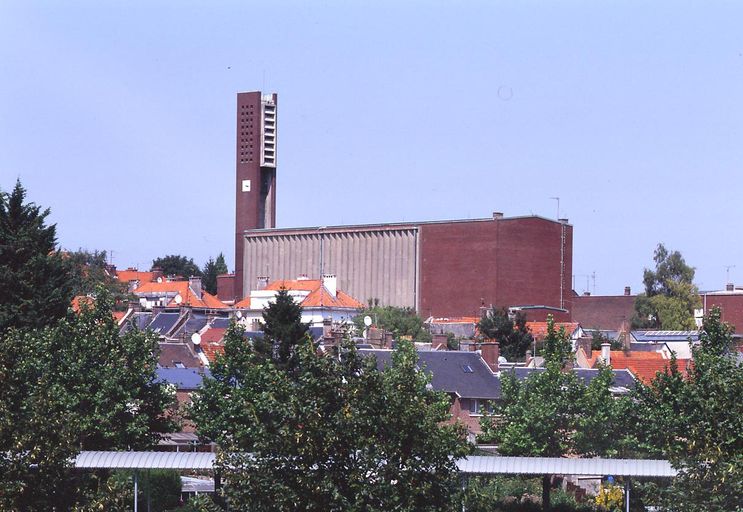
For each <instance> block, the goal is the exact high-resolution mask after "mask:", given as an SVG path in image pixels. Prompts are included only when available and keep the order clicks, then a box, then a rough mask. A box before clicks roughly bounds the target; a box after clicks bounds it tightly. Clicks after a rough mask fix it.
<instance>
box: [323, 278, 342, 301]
mask: <svg viewBox="0 0 743 512" xmlns="http://www.w3.org/2000/svg"><path fill="white" fill-rule="evenodd" d="M322 285H323V286H324V287H325V289H326V290H328V293H329V294H330V295H332V296H333V297H335V296H337V295H338V278H337V277H335V274H323V275H322Z"/></svg>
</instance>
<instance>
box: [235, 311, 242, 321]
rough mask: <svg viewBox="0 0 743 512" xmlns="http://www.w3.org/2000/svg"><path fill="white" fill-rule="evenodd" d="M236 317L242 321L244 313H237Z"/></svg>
mask: <svg viewBox="0 0 743 512" xmlns="http://www.w3.org/2000/svg"><path fill="white" fill-rule="evenodd" d="M235 316H236V317H237V318H238V319H240V318H242V317H243V312H242V311H238V312H237V313H235Z"/></svg>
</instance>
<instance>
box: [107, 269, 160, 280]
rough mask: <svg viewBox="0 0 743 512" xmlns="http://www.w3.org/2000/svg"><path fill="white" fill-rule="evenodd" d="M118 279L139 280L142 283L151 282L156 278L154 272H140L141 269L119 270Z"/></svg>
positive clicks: (117, 272)
mask: <svg viewBox="0 0 743 512" xmlns="http://www.w3.org/2000/svg"><path fill="white" fill-rule="evenodd" d="M116 279H118V280H119V281H122V282H124V283H128V282H129V281H139V282H140V283H150V282H152V281H154V280H155V273H154V272H140V271H139V270H132V269H127V270H117V271H116Z"/></svg>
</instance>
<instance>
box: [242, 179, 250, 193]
mask: <svg viewBox="0 0 743 512" xmlns="http://www.w3.org/2000/svg"><path fill="white" fill-rule="evenodd" d="M243 192H250V180H243Z"/></svg>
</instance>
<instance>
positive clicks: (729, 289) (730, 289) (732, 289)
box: [725, 283, 735, 292]
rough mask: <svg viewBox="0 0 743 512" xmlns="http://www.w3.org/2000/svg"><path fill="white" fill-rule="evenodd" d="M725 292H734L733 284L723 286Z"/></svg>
mask: <svg viewBox="0 0 743 512" xmlns="http://www.w3.org/2000/svg"><path fill="white" fill-rule="evenodd" d="M725 291H728V292H734V291H735V285H734V284H733V283H728V284H726V285H725Z"/></svg>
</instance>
